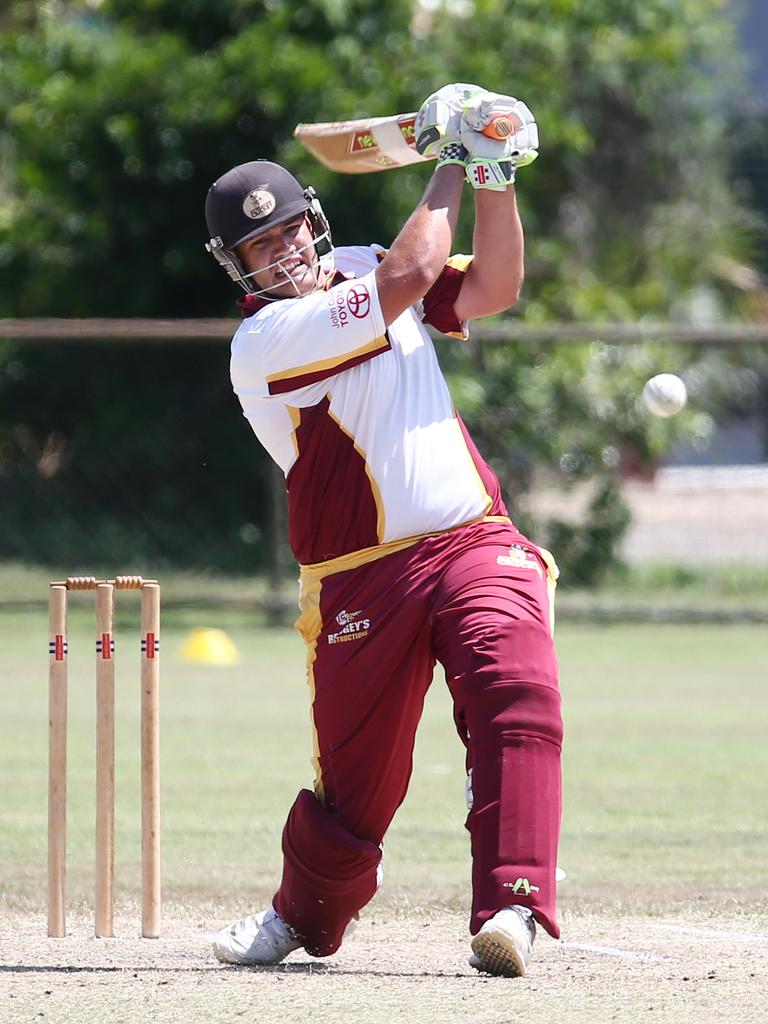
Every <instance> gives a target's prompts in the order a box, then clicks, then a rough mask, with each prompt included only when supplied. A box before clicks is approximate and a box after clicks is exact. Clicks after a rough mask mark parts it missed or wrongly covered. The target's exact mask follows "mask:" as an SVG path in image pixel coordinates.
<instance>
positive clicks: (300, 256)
mask: <svg viewBox="0 0 768 1024" xmlns="http://www.w3.org/2000/svg"><path fill="white" fill-rule="evenodd" d="M313 239H314V235H313V234H312V225H311V224H310V221H309V218H308V217H307V215H306V214H304V213H301V214H299V215H298V216H297V217H294V218H292V219H291V220H287V221H285V222H284V223H282V224H276V225H275V226H274V227H273V228H270V229H269V230H268V231H265V232H264V233H263V234H261V235H257V236H256V237H255V238H249V239H247V240H246V241H245V242H242V243H241V244H240V245H238V246H237V248H236V250H235V251H236V253H237V256H238V258H239V260H240V262H241V264H242V266H243V269H244V270H245V272H246V273H248V274H250V273H253V274H254V276H253V277H252V278H251V281H252V282H255V284H256V287H257V289H260V290H261V289H265V290H267V291H269V292H270V293H271V294H272V295H279V296H282V297H285V298H288V297H290V296H295V295H306V294H308V293H309V292H311V291H314V289H315V288H317V286H318V284H319V283H320V282H319V281H318V279H317V271H316V270H315V269H314V268H315V266H316V264H317V257H316V255H315V247H314V245H313V244H312V242H313Z"/></svg>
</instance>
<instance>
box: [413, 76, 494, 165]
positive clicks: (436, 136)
mask: <svg viewBox="0 0 768 1024" xmlns="http://www.w3.org/2000/svg"><path fill="white" fill-rule="evenodd" d="M484 93H485V90H484V89H483V88H482V87H481V86H479V85H472V84H469V83H466V82H453V83H451V84H450V85H444V86H443V87H442V89H438V90H437V92H433V93H432V95H431V96H428V97H427V98H426V99H425V100H424V102H423V103H422V104H421V106H420V107H419V112H418V113H417V115H416V121H415V123H414V131H415V136H416V149H417V151H418V152H419V153H421V155H422V156H426V157H432V156H437V155H438V153H439V152H440V150H441V149H442V147H443V146H444V145H445V144H446V143H449V142H458V141H459V131H460V129H461V116H462V112H463V108H464V104H465V103H466V102H467V100H468V99H469V98H470V97H472V96H475V95H477V94H484Z"/></svg>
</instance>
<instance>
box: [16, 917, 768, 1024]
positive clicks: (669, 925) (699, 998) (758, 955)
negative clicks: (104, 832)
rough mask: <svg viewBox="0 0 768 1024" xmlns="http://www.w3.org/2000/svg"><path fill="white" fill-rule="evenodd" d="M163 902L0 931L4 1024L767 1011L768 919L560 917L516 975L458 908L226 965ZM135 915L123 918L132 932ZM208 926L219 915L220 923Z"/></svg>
mask: <svg viewBox="0 0 768 1024" xmlns="http://www.w3.org/2000/svg"><path fill="white" fill-rule="evenodd" d="M199 915H200V908H195V910H194V911H193V912H192V913H191V914H190V915H188V916H187V918H186V919H184V916H183V914H182V912H181V910H180V908H173V910H170V909H169V910H168V911H166V916H165V919H164V934H163V937H162V938H161V939H159V940H157V941H148V940H141V939H138V938H133V937H130V938H118V939H112V940H104V939H102V940H97V939H93V938H90V937H89V932H90V915H89V916H88V917H85V916H82V917H80V918H77V917H74V916H73V915H70V921H69V924H68V927H69V933H70V934H69V936H68V938H66V939H63V940H62V939H48V938H45V937H44V935H45V920H44V918H43V917H42V915H38V914H28V913H21V912H19V911H13V912H11V913H10V914H5V915H4V917H3V921H2V925H0V949H1V952H0V1022H2V1024H6V1022H8V1024H10V1022H13V1024H28V1022H39V1021H41V1020H42V1021H46V1020H47V1021H52V1022H55V1024H81V1022H82V1024H85V1022H88V1024H91V1022H93V1021H99V1022H103V1024H117V1022H126V1024H128V1022H130V1024H137V1022H144V1021H147V1022H149V1021H151V1022H157V1024H171V1022H173V1024H176V1022H179V1024H182V1022H183V1024H193V1022H206V1024H218V1022H222V1024H225V1022H226V1024H229V1022H232V1021H238V1020H244V1021H268V1022H270V1024H305V1022H306V1024H308V1022H309V1021H312V1022H313V1024H348V1022H349V1024H351V1022H356V1024H359V1022H363V1021H364V1022H365V1024H391V1022H398V1021H409V1022H411V1021H413V1022H418V1024H437V1022H440V1024H456V1022H459V1021H462V1022H463V1021H467V1022H469V1021H471V1022H472V1024H507V1022H512V1021H515V1022H516V1021H525V1022H531V1021H551V1022H557V1024H575V1022H590V1024H604V1022H605V1024H608V1022H630V1021H631V1022H632V1024H639V1022H640V1021H642V1024H655V1022H664V1024H672V1022H673V1024H694V1022H695V1024H710V1022H711V1024H715V1022H720V1021H737V1022H739V1024H753V1022H754V1024H758V1022H764V1021H766V1020H768V915H765V914H759V915H751V916H750V915H744V914H739V915H735V914H734V915H728V914H726V913H724V912H721V913H718V914H717V915H714V916H713V913H712V912H709V911H707V912H704V911H703V910H702V908H701V907H699V908H698V909H697V908H695V907H688V908H681V907H677V908H676V909H675V912H674V914H671V915H669V916H667V917H640V916H629V917H627V916H618V915H617V916H610V917H598V916H594V917H590V916H579V915H574V914H566V916H565V918H564V920H563V926H564V929H563V931H564V940H563V941H562V942H559V943H558V942H554V941H552V940H551V939H549V938H547V937H546V936H543V935H542V934H541V932H540V933H539V937H538V939H537V942H536V948H535V959H534V960H533V961H532V963H531V965H530V968H529V972H528V975H527V976H526V977H525V978H522V979H513V980H511V979H500V978H488V977H484V976H482V975H478V974H477V973H476V972H474V971H473V970H471V969H470V968H469V967H468V966H467V965H466V955H467V937H466V932H465V927H466V923H465V920H464V918H463V915H459V914H457V913H454V912H449V911H446V910H430V911H427V910H425V911H413V910H411V911H408V912H404V911H398V910H395V909H387V908H383V909H382V910H380V911H378V912H377V911H376V909H375V908H371V910H370V911H369V912H368V914H367V916H366V917H365V918H364V919H363V920H361V922H360V925H359V927H358V930H357V933H356V934H355V936H354V937H353V938H351V939H350V940H349V941H348V943H347V944H345V947H344V949H343V950H342V951H340V952H339V953H338V954H337V955H336V956H335V957H332V958H330V959H328V960H314V959H311V958H309V957H306V956H305V955H302V954H301V953H300V952H299V953H295V954H293V956H292V957H291V958H289V960H288V961H287V962H286V963H285V964H282V965H280V966H279V967H274V968H259V969H248V968H235V967H225V966H222V965H220V964H218V963H216V961H215V960H213V958H212V957H211V955H210V952H209V945H208V939H207V929H208V927H209V917H208V913H207V912H206V914H205V918H206V919H205V920H197V917H198V916H199ZM135 922H136V918H135V917H132V918H127V917H126V918H119V919H118V921H117V928H118V929H119V931H120V933H121V934H122V935H125V936H133V935H135V934H136V923H135ZM214 922H215V924H216V925H218V924H219V923H220V922H219V921H218V918H217V917H214Z"/></svg>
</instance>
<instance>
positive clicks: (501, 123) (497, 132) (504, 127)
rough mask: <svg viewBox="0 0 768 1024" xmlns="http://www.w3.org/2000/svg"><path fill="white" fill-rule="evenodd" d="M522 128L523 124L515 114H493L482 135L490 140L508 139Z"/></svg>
mask: <svg viewBox="0 0 768 1024" xmlns="http://www.w3.org/2000/svg"><path fill="white" fill-rule="evenodd" d="M521 127H522V122H521V121H520V120H519V119H518V118H517V117H515V116H514V114H491V119H490V121H489V122H488V124H487V125H486V126H485V128H483V129H482V134H483V135H487V136H488V138H489V139H501V140H503V139H508V138H509V136H510V135H514V134H515V132H516V131H518V130H519V129H520V128H521Z"/></svg>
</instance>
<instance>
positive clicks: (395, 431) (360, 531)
mask: <svg viewBox="0 0 768 1024" xmlns="http://www.w3.org/2000/svg"><path fill="white" fill-rule="evenodd" d="M381 252H382V250H380V249H378V247H367V246H366V247H364V246H349V247H340V248H337V249H336V250H335V255H336V268H337V272H336V274H335V276H334V278H333V280H332V282H331V283H330V286H329V287H328V288H326V289H325V290H322V291H316V292H312V293H311V294H309V295H305V296H303V297H302V298H291V299H283V300H280V301H276V302H269V301H266V302H265V301H264V300H261V299H256V298H251V297H250V296H246V298H245V299H243V300H241V304H242V305H243V308H244V313H245V314H246V316H247V318H246V319H244V320H243V323H242V324H241V325H240V327H239V328H238V330H237V332H236V334H235V336H234V338H233V340H232V360H231V375H232V384H233V387H234V389H235V392H236V393H237V395H238V398H239V399H240V402H241V404H242V407H243V411H244V413H245V416H246V417H247V419H248V421H249V423H250V424H251V426H252V427H253V430H254V432H255V433H256V436H257V437H258V439H259V440H260V441H261V443H262V444H263V446H264V447H265V448H266V450H267V451H268V452H269V454H270V455H271V456H272V458H273V459H274V460H275V462H276V463H277V464H278V465H279V466H280V468H281V469H282V471H283V473H284V474H285V477H286V486H287V490H288V532H289V538H290V543H291V547H292V549H293V553H294V555H295V557H296V559H297V560H298V561H299V562H300V563H302V564H303V565H310V564H314V563H317V562H326V561H328V560H329V559H334V558H338V557H340V556H342V555H349V554H351V553H353V552H362V551H363V550H364V549H369V548H375V547H377V546H381V545H388V544H390V543H392V542H400V541H405V540H406V539H410V538H413V539H416V538H418V537H420V536H423V535H424V534H430V533H436V532H439V531H442V530H448V529H451V528H452V527H456V526H460V525H462V524H464V523H468V522H472V521H474V520H478V519H482V518H483V517H485V516H489V515H490V516H506V509H505V508H504V505H503V502H502V499H501V495H500V490H499V485H498V481H497V480H496V477H495V476H494V474H493V473H492V471H491V470H490V469H489V467H488V466H487V465H486V464H485V462H484V461H483V460H482V459H481V457H480V456H479V454H478V452H477V450H476V448H475V446H474V444H473V443H472V440H471V438H470V437H469V435H468V433H467V431H466V428H465V427H464V425H463V423H462V422H461V420H460V419H459V417H458V415H457V413H456V410H455V409H454V407H453V402H452V401H451V397H450V394H449V392H448V388H447V385H446V383H445V380H444V378H443V375H442V372H441V370H440V367H439V365H438V362H437V356H436V354H435V350H434V346H433V344H432V340H431V338H430V336H429V334H428V333H427V331H426V329H425V328H424V326H423V323H429V324H432V325H433V326H435V327H436V328H437V329H438V330H441V331H443V332H444V333H449V334H454V335H457V336H458V337H465V338H466V336H467V335H466V326H465V325H464V324H461V323H459V322H458V321H457V319H456V315H455V313H454V311H453V306H454V302H455V300H456V296H457V295H458V292H459V289H460V287H461V283H462V280H463V277H464V272H465V270H466V268H467V266H468V265H469V262H470V258H468V257H453V258H452V259H451V260H449V262H448V264H447V266H446V268H445V269H444V270H443V272H442V274H441V275H440V277H439V278H438V280H437V281H436V282H435V284H434V285H433V287H432V288H431V289H430V291H429V292H428V293H427V295H426V296H425V297H424V299H423V300H422V301H421V302H420V303H419V304H418V306H412V307H410V308H409V309H406V310H405V312H403V313H402V314H401V315H400V316H399V317H398V318H397V320H395V321H394V323H392V324H391V325H390V326H389V328H387V326H386V324H385V323H384V320H383V317H382V314H381V308H380V305H379V298H378V294H377V291H376V278H375V271H376V267H377V266H378V263H379V259H380V256H381ZM249 313H252V315H248V314H249Z"/></svg>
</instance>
